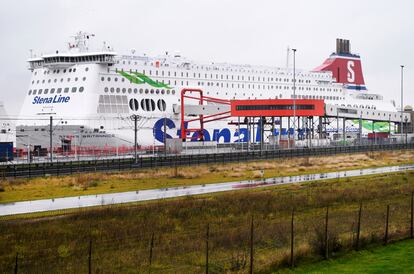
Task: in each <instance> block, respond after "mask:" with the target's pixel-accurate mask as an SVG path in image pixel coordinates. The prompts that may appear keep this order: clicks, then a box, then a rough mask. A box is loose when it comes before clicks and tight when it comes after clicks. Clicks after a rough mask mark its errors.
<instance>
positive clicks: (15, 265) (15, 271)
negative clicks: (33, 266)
mask: <svg viewBox="0 0 414 274" xmlns="http://www.w3.org/2000/svg"><path fill="white" fill-rule="evenodd" d="M18 260H19V252H16V260H15V262H14V274H17V271H18V266H19V265H18Z"/></svg>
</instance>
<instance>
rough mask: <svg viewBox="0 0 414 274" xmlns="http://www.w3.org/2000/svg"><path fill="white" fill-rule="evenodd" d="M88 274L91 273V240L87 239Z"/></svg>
mask: <svg viewBox="0 0 414 274" xmlns="http://www.w3.org/2000/svg"><path fill="white" fill-rule="evenodd" d="M88 273H89V274H91V273H92V239H89V256H88Z"/></svg>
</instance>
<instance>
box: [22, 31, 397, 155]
mask: <svg viewBox="0 0 414 274" xmlns="http://www.w3.org/2000/svg"><path fill="white" fill-rule="evenodd" d="M92 36H93V35H92V34H87V33H82V32H80V33H78V34H77V35H76V36H75V43H73V44H69V50H68V51H67V52H64V53H60V52H58V51H57V52H55V53H54V54H49V55H43V56H41V57H34V58H31V59H29V68H30V70H31V72H32V77H31V80H30V85H29V88H28V90H27V96H26V98H25V101H24V104H23V107H22V110H21V115H20V119H22V120H21V122H20V125H19V126H18V128H17V131H18V132H19V131H20V132H22V131H26V132H30V135H31V138H32V140H31V141H30V142H31V143H38V144H39V145H41V146H46V147H47V146H48V137H47V136H48V132H47V131H48V126H49V123H50V117H53V134H54V138H53V142H54V145H55V146H61V145H62V146H63V145H68V144H71V145H77V146H95V147H108V146H133V143H134V125H133V124H134V121H133V119H132V118H131V117H133V116H134V115H137V116H138V117H139V118H138V120H139V121H138V123H139V134H138V144H139V145H141V146H154V145H155V146H156V145H160V144H162V143H163V141H164V137H166V138H177V137H179V132H180V130H179V127H180V121H179V119H180V115H179V114H180V104H181V102H180V95H179V93H180V90H181V89H182V88H187V87H192V88H196V87H197V88H201V89H203V91H204V92H205V94H206V95H208V96H213V97H217V98H222V99H290V98H293V93H294V92H293V87H294V85H293V70H292V68H290V67H288V68H286V67H285V68H282V67H270V66H252V65H235V64H227V63H202V62H195V61H192V60H189V59H187V58H185V57H183V56H181V55H180V54H171V53H169V52H165V54H163V55H160V56H156V57H149V56H146V55H136V54H135V53H134V52H133V53H131V54H130V55H119V54H117V53H115V52H114V51H113V50H112V48H111V47H107V46H105V48H104V49H103V50H101V51H95V52H92V51H89V49H88V46H87V42H88V40H89V39H90V38H92ZM295 79H296V83H295V86H296V98H297V99H323V100H324V101H325V102H326V103H329V104H331V105H338V106H344V107H349V108H355V109H364V110H367V111H370V110H377V109H378V110H384V111H397V109H396V107H395V105H394V103H393V102H391V101H385V100H384V99H383V97H382V96H381V95H378V94H371V93H369V92H368V90H367V88H366V86H365V82H364V79H363V74H362V65H361V60H360V57H359V56H358V55H356V54H351V52H350V49H349V41H347V40H338V41H337V51H336V52H335V53H333V54H331V56H330V57H329V58H328V59H327V60H326V61H325V62H324V63H323V64H322V65H321V66H319V67H317V68H316V69H314V70H300V69H299V70H298V69H296V72H295ZM206 130H207V131H209V134H208V135H209V139H210V140H212V141H217V142H234V141H238V140H239V137H236V136H237V134H235V130H236V127H234V126H231V125H229V121H228V120H223V121H217V122H216V123H212V124H210V125H209V126H208V127H207V128H206ZM377 130H378V131H381V129H380V128H379V129H377ZM384 130H388V125H384ZM42 136H43V137H42ZM25 143H27V140H19V139H18V141H17V146H18V147H19V146H24V144H25Z"/></svg>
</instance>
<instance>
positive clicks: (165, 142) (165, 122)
mask: <svg viewBox="0 0 414 274" xmlns="http://www.w3.org/2000/svg"><path fill="white" fill-rule="evenodd" d="M164 156H165V157H167V118H165V117H164Z"/></svg>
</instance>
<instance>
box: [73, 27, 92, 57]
mask: <svg viewBox="0 0 414 274" xmlns="http://www.w3.org/2000/svg"><path fill="white" fill-rule="evenodd" d="M72 37H74V38H75V44H74V45H70V43H69V50H70V49H71V48H76V49H78V50H79V51H80V52H86V51H88V50H89V48H88V40H89V39H90V38H92V37H95V34H93V33H87V32H82V31H79V32H78V33H76V34H75V35H74V36H72Z"/></svg>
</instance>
